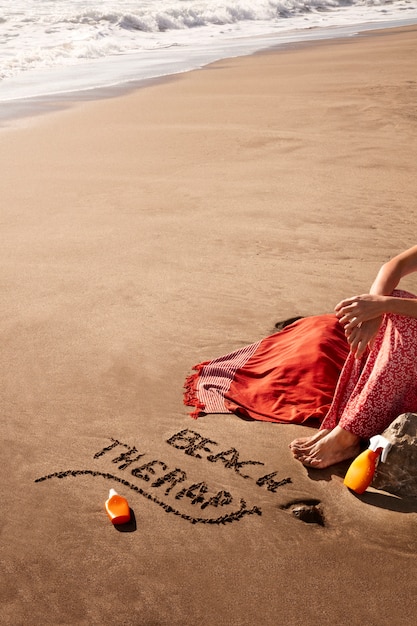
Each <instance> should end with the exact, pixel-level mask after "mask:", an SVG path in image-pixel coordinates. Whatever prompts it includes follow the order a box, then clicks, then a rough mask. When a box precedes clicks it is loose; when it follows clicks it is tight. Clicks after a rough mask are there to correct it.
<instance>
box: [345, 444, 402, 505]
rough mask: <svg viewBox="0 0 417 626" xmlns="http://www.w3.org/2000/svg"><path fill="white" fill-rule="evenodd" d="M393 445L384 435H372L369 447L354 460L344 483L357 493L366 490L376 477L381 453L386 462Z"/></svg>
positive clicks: (383, 460)
mask: <svg viewBox="0 0 417 626" xmlns="http://www.w3.org/2000/svg"><path fill="white" fill-rule="evenodd" d="M391 446H392V444H391V443H390V442H389V441H388V439H385V437H382V435H375V437H371V439H370V440H369V448H368V449H367V450H365V451H364V452H361V454H360V455H359V456H357V457H356V459H355V460H354V461H353V462H352V464H351V466H350V467H349V469H348V471H347V472H346V476H345V480H344V481H343V484H345V485H346V487H349V489H352V491H355V492H356V493H363V492H364V491H366V490H367V489H368V487H369V485H370V484H371V482H372V479H373V477H374V473H375V468H376V464H377V462H378V457H379V455H381V461H382V462H383V463H385V461H386V458H387V455H388V452H389V451H390V449H391Z"/></svg>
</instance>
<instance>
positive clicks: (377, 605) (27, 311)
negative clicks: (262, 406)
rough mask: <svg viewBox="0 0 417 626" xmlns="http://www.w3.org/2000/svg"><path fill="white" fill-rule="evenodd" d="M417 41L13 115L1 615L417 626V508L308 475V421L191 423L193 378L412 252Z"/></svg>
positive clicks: (361, 47) (298, 54) (82, 625)
mask: <svg viewBox="0 0 417 626" xmlns="http://www.w3.org/2000/svg"><path fill="white" fill-rule="evenodd" d="M416 34H417V27H408V28H403V29H394V30H387V31H379V32H377V33H374V34H370V35H361V36H358V37H355V38H350V39H345V40H337V41H332V42H329V41H327V42H321V43H316V44H314V45H301V46H293V47H290V48H288V49H286V50H271V51H268V52H266V53H261V54H256V55H253V56H249V57H245V58H237V59H228V60H225V61H222V62H219V63H216V64H214V65H211V66H209V67H207V68H205V69H202V70H199V71H194V72H190V73H187V74H183V75H180V76H177V77H175V78H174V79H170V80H168V81H166V82H159V83H155V84H152V85H149V86H147V87H146V88H143V89H139V90H137V91H134V92H133V93H127V94H124V95H121V96H117V97H114V98H109V99H104V100H98V101H93V102H84V103H80V104H78V105H73V106H71V107H68V108H67V109H64V110H62V109H58V110H56V111H55V112H50V113H48V114H47V115H42V116H35V117H33V118H23V119H18V120H15V121H12V122H10V123H9V124H7V125H6V124H5V125H4V127H2V128H0V137H1V141H0V167H1V172H2V176H1V180H0V195H1V198H2V201H1V238H2V245H1V248H0V255H1V262H0V281H1V288H2V297H1V300H0V306H1V316H0V320H1V321H0V324H1V337H2V350H1V356H0V380H1V398H2V430H3V437H2V443H1V456H2V459H3V466H2V468H3V470H2V480H1V486H0V489H1V501H2V515H1V537H2V548H1V556H0V561H1V572H2V573H1V587H0V588H1V603H2V623H3V624H5V625H7V626H9V625H13V626H32V625H33V626H37V625H39V624H44V625H54V626H56V625H57V624H62V625H71V626H73V625H77V626H96V625H106V626H107V625H108V626H110V625H111V624H115V623H117V624H120V625H123V626H168V625H169V626H174V625H175V626H194V625H196V624H201V625H204V626H214V625H216V626H218V625H225V626H226V625H227V626H231V625H233V626H255V625H262V626H270V625H271V626H272V625H274V626H276V625H280V624H288V625H298V624H306V625H308V626H323V625H332V626H334V625H344V624H346V625H347V624H349V625H358V626H359V625H362V624H364V623H367V624H369V625H375V626H376V625H378V626H383V625H387V626H388V625H391V624H395V626H402V625H403V626H408V625H409V624H410V623H411V622H410V619H412V618H411V616H412V615H413V613H414V612H415V611H416V608H417V602H416V597H417V583H416V574H417V566H416V556H415V555H416V549H417V533H416V530H417V503H416V501H415V500H413V499H410V500H405V499H399V498H396V497H393V496H390V495H389V494H384V493H380V492H376V491H372V490H370V491H369V492H367V493H366V494H364V495H363V496H357V497H355V496H354V495H353V494H352V493H351V492H349V491H348V490H347V489H346V488H345V487H344V486H343V475H344V471H346V467H347V466H346V464H344V465H342V466H336V467H334V468H331V469H329V470H322V471H320V470H307V469H306V468H304V467H303V466H302V465H301V464H299V463H297V462H296V461H294V460H293V458H292V456H291V453H290V451H289V450H288V443H289V442H290V441H292V439H294V437H296V436H300V435H302V434H303V433H308V432H310V429H308V428H306V427H301V426H295V425H279V424H271V423H259V422H248V421H243V420H241V419H239V418H238V417H236V416H224V415H213V416H207V417H203V418H200V419H199V420H197V421H194V420H192V419H191V418H190V417H189V415H188V409H187V407H184V406H183V398H182V387H183V383H184V380H185V378H186V376H187V375H188V374H189V373H190V371H191V368H192V366H193V365H194V364H196V363H199V362H201V361H203V360H208V359H211V358H214V357H216V356H219V355H221V354H223V353H226V352H229V351H231V350H233V349H235V348H238V347H240V346H244V345H245V344H248V343H251V342H253V341H256V340H258V339H260V338H261V337H263V336H265V335H268V334H270V333H271V332H273V329H274V324H275V322H277V321H278V320H282V319H285V318H287V317H292V316H294V315H311V314H320V313H325V312H331V311H332V310H333V307H334V305H335V304H336V303H337V302H338V301H340V300H341V299H342V298H343V297H345V296H346V297H347V296H350V295H354V294H356V293H363V292H366V291H367V289H368V287H369V285H370V283H371V282H372V280H373V278H374V275H375V273H376V271H377V269H378V268H379V266H380V265H381V263H382V262H384V261H386V260H387V259H388V258H390V257H391V256H392V255H394V254H396V253H398V252H400V251H402V250H403V249H405V248H408V247H410V246H411V245H414V244H415V209H416V196H417V178H416V174H415V164H416V162H417V110H416V96H417V67H416V63H415V59H416V58H417V37H416ZM401 284H402V286H403V287H404V288H407V289H409V290H411V291H414V292H416V291H417V278H416V277H415V276H414V277H410V278H408V279H406V280H404V281H403V282H402V283H401ZM110 488H115V489H116V490H117V491H119V493H121V494H122V495H124V496H126V497H127V498H128V500H129V504H130V507H131V509H132V511H133V519H132V523H131V524H130V525H129V527H128V528H126V529H125V532H121V531H120V530H119V531H118V530H117V529H116V528H115V527H113V526H112V524H111V523H110V521H109V520H108V518H107V516H106V513H105V510H104V502H105V500H106V499H107V497H108V492H109V489H110ZM300 503H314V504H317V506H318V507H319V508H320V510H321V511H322V514H323V520H324V521H323V524H317V523H305V522H303V521H301V520H300V519H298V518H297V517H296V516H295V515H294V514H293V513H292V507H293V506H295V505H297V504H300Z"/></svg>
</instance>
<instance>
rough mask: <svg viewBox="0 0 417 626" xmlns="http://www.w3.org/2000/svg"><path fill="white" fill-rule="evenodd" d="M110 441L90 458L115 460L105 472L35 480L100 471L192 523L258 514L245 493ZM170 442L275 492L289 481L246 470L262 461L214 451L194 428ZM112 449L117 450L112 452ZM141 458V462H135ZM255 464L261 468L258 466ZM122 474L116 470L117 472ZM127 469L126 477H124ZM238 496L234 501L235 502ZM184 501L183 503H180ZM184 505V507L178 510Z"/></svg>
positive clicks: (67, 472) (71, 471)
mask: <svg viewBox="0 0 417 626" xmlns="http://www.w3.org/2000/svg"><path fill="white" fill-rule="evenodd" d="M110 441H111V443H110V445H108V446H106V447H104V448H103V449H102V450H99V451H98V452H96V453H95V454H94V455H93V459H94V461H102V460H104V461H105V462H106V463H109V462H110V463H112V464H116V465H118V468H117V469H118V472H117V473H113V472H107V471H102V470H101V469H68V470H64V471H58V472H54V473H52V474H48V475H46V476H41V477H40V478H37V479H36V480H35V483H41V482H44V481H46V480H49V479H52V478H58V479H62V478H67V477H77V476H92V477H97V476H100V477H102V478H104V479H107V480H112V481H115V482H117V483H119V484H122V485H124V486H125V487H128V488H129V489H132V491H134V492H135V493H138V494H140V495H141V496H143V497H145V498H146V499H148V500H150V501H151V502H154V503H155V504H157V505H158V506H160V507H161V508H162V509H164V510H165V512H167V513H172V514H173V515H176V516H178V517H180V518H182V519H184V520H186V521H189V522H191V523H192V524H198V523H201V524H218V525H220V524H226V523H230V522H235V521H238V520H241V519H242V518H243V517H245V516H248V515H262V510H261V508H260V507H259V506H256V505H255V506H248V505H247V503H246V500H245V499H244V498H239V499H237V498H234V497H233V496H232V494H231V493H230V492H229V491H227V490H225V489H221V490H220V491H217V492H215V491H210V488H209V485H208V484H207V483H206V482H205V481H198V482H192V481H190V479H189V478H188V476H187V473H186V472H185V471H184V470H183V469H180V468H178V467H177V468H175V469H170V468H169V467H168V465H167V464H166V463H165V462H164V461H161V460H159V459H155V458H151V460H149V461H147V462H145V463H143V462H142V461H144V460H145V459H143V457H146V456H149V454H148V453H146V452H139V451H138V449H137V448H136V446H134V445H133V446H131V445H129V444H127V443H123V442H121V441H118V440H117V439H113V438H110ZM166 443H167V444H168V445H170V446H172V447H174V448H176V449H177V450H181V451H182V452H183V453H184V454H186V455H188V456H192V457H194V458H196V459H204V458H205V459H206V460H207V461H208V462H210V463H221V464H222V465H223V466H224V467H225V468H226V469H227V470H230V471H233V472H235V473H237V474H238V475H239V476H240V477H241V478H242V479H245V480H253V481H255V484H256V485H257V486H258V487H260V488H262V489H267V490H268V491H269V492H272V493H275V492H276V491H277V489H278V488H279V487H282V486H284V485H287V484H289V483H291V482H292V481H291V478H284V479H281V480H277V475H278V472H270V473H268V474H262V475H260V476H258V477H254V476H252V475H250V474H249V473H248V468H249V467H255V466H263V465H264V463H262V462H261V461H253V460H242V459H241V458H240V454H239V452H238V450H236V449H235V448H229V449H227V450H221V451H220V452H213V448H214V447H217V446H219V444H218V443H217V442H215V441H213V440H211V439H208V438H207V437H203V436H202V435H200V434H199V433H197V432H196V431H193V430H190V429H184V430H182V431H180V432H178V433H175V434H174V435H173V436H172V437H170V438H169V439H168V440H167V442H166ZM114 453H116V456H111V455H114ZM139 461H140V464H139V463H138V462H139ZM258 469H259V468H258ZM119 474H120V475H119ZM126 474H127V475H128V477H129V480H127V477H126ZM137 480H139V481H141V482H144V483H146V484H147V485H146V487H147V488H146V489H144V488H143V487H142V486H140V485H138V484H136V481H137ZM236 502H238V503H239V504H238V507H237V508H236ZM189 504H191V505H192V506H193V508H194V507H195V508H196V509H199V513H198V514H197V513H196V514H190V513H188V512H187V508H188V509H189V506H188V505H189ZM181 505H183V506H181ZM183 507H184V509H185V510H181V509H182V508H183ZM219 507H221V508H222V509H223V510H225V509H224V507H227V511H225V512H224V514H222V515H219V516H210V512H211V511H213V508H215V509H218V508H219Z"/></svg>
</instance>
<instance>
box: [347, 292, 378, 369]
mask: <svg viewBox="0 0 417 626" xmlns="http://www.w3.org/2000/svg"><path fill="white" fill-rule="evenodd" d="M386 301H387V299H386V296H379V295H372V294H363V295H361V296H354V297H352V298H347V299H345V300H342V301H341V302H339V304H337V305H336V307H335V313H336V315H337V317H338V318H339V322H340V323H341V324H342V326H343V327H344V330H345V335H346V337H347V340H348V342H349V345H350V350H351V352H353V354H355V356H356V358H358V359H359V358H360V357H361V356H362V355H363V354H364V352H365V350H366V347H367V346H369V347H371V346H372V343H373V340H374V339H375V335H376V334H377V332H378V330H379V327H380V325H381V321H382V315H383V313H384V312H385V307H386Z"/></svg>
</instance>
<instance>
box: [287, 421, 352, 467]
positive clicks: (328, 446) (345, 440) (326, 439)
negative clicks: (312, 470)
mask: <svg viewBox="0 0 417 626" xmlns="http://www.w3.org/2000/svg"><path fill="white" fill-rule="evenodd" d="M290 448H291V450H292V453H293V455H294V457H295V458H296V459H297V461H300V463H302V464H303V465H307V466H309V467H316V468H318V469H324V468H325V467H329V466H330V465H334V464H335V463H340V462H341V461H346V459H351V458H352V457H354V456H357V455H358V454H359V452H360V437H358V436H357V435H354V434H353V433H350V432H348V431H347V430H344V429H343V428H341V427H340V426H336V427H335V428H333V429H332V430H326V429H323V430H319V431H318V433H316V434H315V435H313V437H306V438H303V439H296V440H295V441H293V442H292V443H291V444H290Z"/></svg>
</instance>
